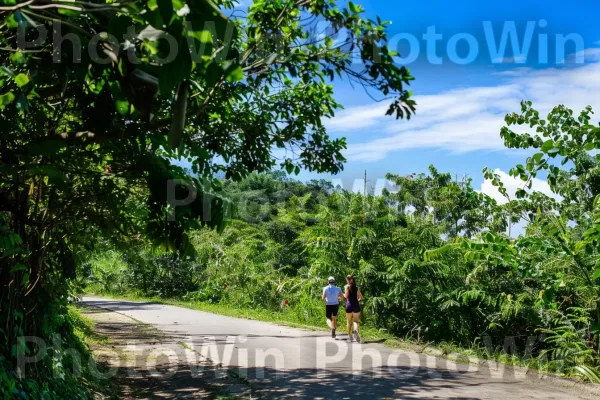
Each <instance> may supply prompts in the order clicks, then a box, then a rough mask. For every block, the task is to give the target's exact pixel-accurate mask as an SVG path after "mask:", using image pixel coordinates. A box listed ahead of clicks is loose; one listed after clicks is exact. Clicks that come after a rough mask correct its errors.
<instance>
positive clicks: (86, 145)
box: [0, 0, 414, 360]
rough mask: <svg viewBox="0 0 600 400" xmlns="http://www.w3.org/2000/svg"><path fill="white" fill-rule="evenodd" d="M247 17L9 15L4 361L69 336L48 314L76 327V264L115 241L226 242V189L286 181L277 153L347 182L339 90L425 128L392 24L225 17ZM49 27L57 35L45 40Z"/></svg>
mask: <svg viewBox="0 0 600 400" xmlns="http://www.w3.org/2000/svg"><path fill="white" fill-rule="evenodd" d="M233 6H234V3H233V2H231V1H229V0H224V1H220V2H213V1H212V0H192V1H190V2H188V3H187V4H186V3H184V2H182V1H180V0H172V1H171V0H149V1H139V0H136V1H130V2H125V3H114V2H109V1H99V2H92V3H90V2H82V1H74V2H70V3H68V4H66V3H52V4H50V5H49V4H47V3H46V2H42V1H37V0H34V1H27V2H8V4H7V2H3V5H2V6H0V19H1V20H2V24H1V25H0V35H1V42H2V46H3V51H2V53H0V62H1V63H2V66H1V68H0V73H1V74H2V75H1V77H0V119H1V120H2V123H1V124H0V145H1V148H0V173H1V174H2V180H1V181H0V199H1V202H0V204H1V208H0V210H1V215H2V218H1V219H0V221H1V226H0V232H1V234H2V236H1V237H0V239H1V240H0V245H1V247H0V261H1V264H0V299H1V300H0V301H1V304H0V307H1V309H2V313H1V314H0V315H1V316H0V326H2V327H3V330H2V332H1V335H0V339H1V341H0V354H1V355H2V356H3V357H6V358H7V359H9V360H14V357H16V356H17V355H18V354H20V353H22V352H25V351H28V350H27V349H26V348H24V347H23V346H21V345H19V344H18V343H17V340H16V337H17V336H21V335H23V334H28V335H37V336H41V337H45V338H47V337H49V335H50V334H51V333H53V332H55V331H57V330H58V329H59V327H60V325H61V323H62V322H61V321H62V319H61V318H58V317H57V318H46V317H45V315H53V316H57V315H60V314H64V313H65V306H66V302H67V287H68V285H66V284H65V282H67V281H68V280H69V279H71V278H73V277H74V273H75V266H76V264H77V262H78V260H77V254H78V251H77V250H78V249H79V248H81V247H84V246H87V245H89V244H90V243H89V242H88V241H89V240H90V239H91V238H92V237H93V233H95V232H97V231H98V230H99V231H101V232H103V234H104V235H106V236H107V237H109V238H111V239H113V240H115V241H124V242H126V241H130V240H131V238H132V237H133V238H136V240H137V239H140V240H144V241H151V242H152V243H153V245H154V246H158V247H160V248H162V249H163V250H174V249H180V250H182V251H187V252H188V253H189V252H193V246H191V245H190V240H189V238H188V235H187V233H186V232H187V231H189V230H190V229H193V228H198V227H200V225H201V224H208V225H211V226H218V227H220V228H221V229H222V228H223V222H224V218H225V213H226V203H225V201H223V199H222V198H221V197H219V196H217V195H216V193H215V192H217V191H219V189H220V181H219V180H218V179H214V177H215V175H216V174H224V175H225V177H227V178H232V179H234V180H239V179H241V178H243V177H244V176H246V175H247V174H248V173H250V172H253V171H257V172H261V171H267V170H270V169H271V168H272V167H273V166H276V165H277V164H278V161H277V159H276V158H275V157H274V156H273V155H272V154H271V150H272V149H273V148H282V149H284V148H286V149H288V150H290V154H295V155H296V156H294V157H286V158H285V159H284V160H282V161H281V162H280V165H281V166H283V167H285V168H286V169H287V171H288V173H291V172H294V171H295V172H296V173H298V172H299V170H300V169H301V168H306V169H308V170H311V171H319V172H333V173H335V172H338V171H340V170H341V169H342V166H343V162H344V158H343V156H342V154H341V150H343V149H344V147H345V141H344V140H343V139H332V138H330V137H329V136H328V135H327V132H326V131H325V128H324V125H323V119H325V118H329V117H332V116H333V115H334V112H335V110H336V109H338V108H339V104H338V103H337V102H336V101H335V100H334V98H333V86H332V84H331V81H332V80H333V79H334V78H336V77H342V76H346V77H348V78H349V79H352V80H353V81H355V82H358V83H360V84H362V85H364V86H365V87H366V88H367V89H368V90H373V91H378V92H380V93H383V95H385V96H389V97H393V99H392V100H391V105H390V108H389V112H388V114H394V115H395V116H396V117H398V118H399V117H403V116H410V114H411V113H412V112H413V110H414V102H413V101H412V100H411V99H410V98H409V97H410V93H409V92H408V91H407V90H406V87H405V86H406V85H407V84H408V83H409V82H410V80H411V79H412V77H411V76H410V74H409V72H408V70H407V69H406V68H404V67H400V66H397V65H396V64H395V63H394V56H395V53H394V52H393V51H391V50H389V49H388V48H387V46H386V41H387V37H386V25H387V23H386V22H382V21H381V20H379V19H378V20H377V21H372V20H369V19H367V18H364V15H363V14H364V10H363V9H362V7H360V6H358V5H354V4H352V3H350V4H349V6H348V7H347V8H339V7H337V6H336V5H335V3H334V2H333V1H329V0H318V1H304V0H277V1H270V0H269V1H267V0H258V1H255V2H254V3H253V5H251V6H250V9H249V13H248V16H247V18H237V17H235V16H233V17H231V18H226V17H225V16H224V14H223V12H224V10H226V9H231V8H232V7H233ZM307 16H310V17H312V18H309V19H307V18H306V17H307ZM317 21H325V22H328V23H329V24H331V26H332V29H334V30H336V31H340V30H344V31H346V32H347V33H348V38H349V39H348V41H347V42H346V43H343V44H334V43H333V41H332V40H331V38H329V37H327V38H323V39H318V40H316V41H314V40H311V37H310V32H311V26H313V25H314V23H316V22H317ZM311 24H313V25H311ZM42 28H45V30H46V32H57V33H58V34H57V35H45V36H43V35H40V36H38V34H39V33H40V32H39V31H40V30H41V29H42ZM61 35H62V37H64V36H65V35H69V38H70V39H71V41H69V40H61ZM37 38H40V40H36V39H37ZM79 44H81V47H80V46H79ZM79 50H81V51H79ZM350 51H354V52H357V53H358V54H359V55H360V59H361V63H360V65H355V64H353V63H352V59H353V58H352V57H351V56H350ZM94 54H99V55H100V56H98V57H95V56H94ZM174 160H179V161H186V162H188V163H189V165H190V167H189V168H182V167H179V166H177V165H174V163H173V162H174ZM181 181H185V182H186V184H180V182H181ZM169 182H175V183H176V184H175V185H174V187H173V191H172V192H171V193H170V192H169V190H168V183H169ZM194 191H197V192H198V193H199V198H202V199H203V200H202V201H195V202H192V203H190V204H187V205H183V206H179V207H173V205H172V200H173V198H177V199H181V198H187V197H188V195H189V194H190V192H194ZM171 215H172V216H174V218H169V216H171ZM25 315H27V318H24V316H25ZM38 321H46V322H44V323H38Z"/></svg>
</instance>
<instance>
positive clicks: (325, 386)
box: [83, 297, 598, 400]
mask: <svg viewBox="0 0 600 400" xmlns="http://www.w3.org/2000/svg"><path fill="white" fill-rule="evenodd" d="M83 302H84V303H85V304H87V305H90V306H95V307H101V308H105V309H110V310H112V311H116V312H118V313H121V314H124V315H126V316H129V317H131V318H134V319H136V320H138V321H140V322H143V323H146V324H151V325H152V326H154V327H155V328H157V329H159V330H161V331H163V332H164V333H165V336H166V337H167V338H169V342H170V343H171V344H174V343H177V346H178V347H179V348H180V349H185V351H183V352H179V351H173V348H172V347H171V348H169V347H166V349H165V352H166V353H169V352H171V353H177V354H170V356H171V357H178V358H179V362H180V363H186V364H187V365H189V367H190V371H191V372H190V373H191V374H193V373H194V371H195V372H196V373H197V372H198V371H197V370H195V369H194V364H195V363H196V361H197V360H198V359H200V358H204V359H209V360H210V361H211V362H212V363H214V364H215V365H222V366H223V368H228V369H234V370H236V371H239V375H240V376H242V377H245V378H247V382H249V385H250V386H251V387H252V392H253V394H254V395H255V396H256V395H257V396H258V397H260V398H265V399H270V398H273V399H280V398H284V397H285V398H299V399H300V398H302V399H449V398H454V399H502V400H507V399H540V400H541V399H544V400H546V399H560V400H570V399H585V398H598V397H597V395H598V392H596V393H595V394H592V392H591V391H590V390H587V389H582V388H581V385H574V384H571V383H570V382H565V381H562V380H555V379H539V378H538V375H537V372H533V371H530V372H529V373H528V374H524V373H523V370H521V369H512V368H510V367H508V366H503V365H498V364H495V363H494V365H474V364H456V363H454V362H451V361H449V360H446V359H443V358H436V357H432V356H428V355H424V354H417V353H413V352H408V351H402V350H399V349H393V348H389V347H386V346H383V345H381V344H378V343H367V344H357V343H348V342H347V341H346V340H345V339H346V336H343V337H341V338H340V339H341V340H339V339H338V340H334V339H332V338H331V337H329V336H328V334H327V333H326V332H314V331H308V330H303V329H295V328H289V327H283V326H279V325H275V324H270V323H266V322H259V321H251V320H245V319H237V318H231V317H226V316H221V315H215V314H210V313H206V312H201V311H196V310H190V309H186V308H181V307H175V306H169V305H162V304H156V303H141V302H132V301H124V300H113V299H103V298H93V297H85V298H84V299H83ZM156 356H157V355H156V354H154V355H153V357H156ZM151 361H152V360H149V361H148V362H151ZM213 372H214V371H213ZM594 392H595V390H594Z"/></svg>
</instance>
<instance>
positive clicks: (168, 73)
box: [158, 36, 192, 95]
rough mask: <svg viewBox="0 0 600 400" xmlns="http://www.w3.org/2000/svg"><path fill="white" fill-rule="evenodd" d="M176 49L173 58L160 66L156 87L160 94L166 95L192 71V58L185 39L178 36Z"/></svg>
mask: <svg viewBox="0 0 600 400" xmlns="http://www.w3.org/2000/svg"><path fill="white" fill-rule="evenodd" d="M177 43H178V51H177V56H176V57H175V59H174V60H173V61H172V62H170V63H167V64H165V65H163V66H162V67H161V68H160V74H159V77H158V87H159V90H160V94H162V95H167V94H169V93H171V91H172V90H173V89H174V88H175V86H177V84H179V82H181V81H183V80H184V79H187V78H188V77H189V76H190V73H191V72H192V58H191V56H190V50H189V48H188V47H187V44H186V43H187V40H186V39H185V38H184V37H183V36H180V37H178V38H177Z"/></svg>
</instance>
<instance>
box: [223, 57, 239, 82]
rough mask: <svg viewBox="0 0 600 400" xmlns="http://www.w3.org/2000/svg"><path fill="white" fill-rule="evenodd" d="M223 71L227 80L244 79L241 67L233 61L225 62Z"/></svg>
mask: <svg viewBox="0 0 600 400" xmlns="http://www.w3.org/2000/svg"><path fill="white" fill-rule="evenodd" d="M223 70H224V72H225V79H227V81H229V82H237V81H241V80H242V79H244V71H243V70H242V67H241V66H239V65H236V64H234V63H233V62H230V61H229V62H226V63H225V65H224V66H223Z"/></svg>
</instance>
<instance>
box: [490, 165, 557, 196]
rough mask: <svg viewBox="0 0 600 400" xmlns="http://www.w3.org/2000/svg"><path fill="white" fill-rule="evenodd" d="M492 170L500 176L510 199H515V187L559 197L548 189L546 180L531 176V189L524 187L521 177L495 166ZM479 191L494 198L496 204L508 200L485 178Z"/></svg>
mask: <svg viewBox="0 0 600 400" xmlns="http://www.w3.org/2000/svg"><path fill="white" fill-rule="evenodd" d="M494 172H495V173H497V174H498V175H499V176H500V180H501V181H502V183H503V184H504V187H505V188H506V193H507V194H508V196H509V198H510V199H511V200H513V199H515V193H516V192H517V189H525V190H527V191H528V192H541V193H544V194H545V195H546V196H548V197H552V198H555V199H557V200H560V199H561V197H560V196H559V195H557V194H556V193H553V192H552V190H551V189H550V185H548V182H546V181H543V180H541V179H538V178H533V180H532V185H531V190H529V189H527V188H525V187H524V185H525V182H523V181H522V180H521V179H519V178H515V177H512V176H510V175H508V174H507V173H506V172H504V171H502V170H501V169H499V168H497V169H496V170H495V171H494ZM481 192H483V193H485V194H487V195H488V196H490V197H491V198H493V199H495V200H496V201H497V202H498V204H506V203H507V202H508V200H507V199H506V197H504V196H503V195H502V194H500V192H498V188H497V187H495V186H494V185H492V182H491V181H489V180H485V181H484V182H483V183H482V184H481Z"/></svg>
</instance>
